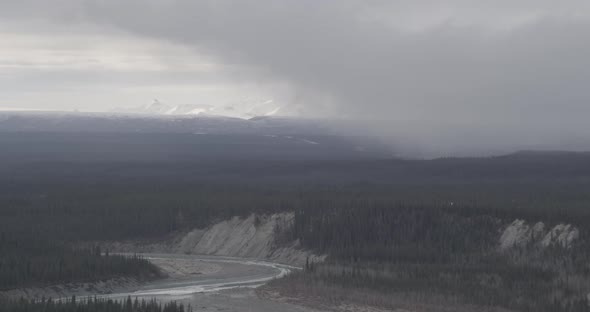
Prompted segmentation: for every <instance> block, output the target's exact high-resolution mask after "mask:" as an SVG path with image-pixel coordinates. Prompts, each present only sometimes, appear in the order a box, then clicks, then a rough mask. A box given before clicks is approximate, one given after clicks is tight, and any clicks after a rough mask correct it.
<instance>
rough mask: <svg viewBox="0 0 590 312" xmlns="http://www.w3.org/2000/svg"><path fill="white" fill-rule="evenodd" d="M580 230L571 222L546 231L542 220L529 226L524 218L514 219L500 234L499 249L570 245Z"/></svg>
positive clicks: (564, 246)
mask: <svg viewBox="0 0 590 312" xmlns="http://www.w3.org/2000/svg"><path fill="white" fill-rule="evenodd" d="M579 236H580V232H579V230H578V228H576V227H575V226H573V225H571V224H558V225H556V226H554V227H553V228H552V229H551V230H549V231H546V229H545V224H544V223H543V222H537V223H535V224H534V225H533V226H530V225H528V224H527V223H526V221H524V220H519V219H517V220H514V222H512V223H511V224H510V225H508V226H507V227H506V228H505V229H504V231H503V232H502V235H501V236H500V250H508V249H511V248H514V247H526V246H531V245H536V246H540V247H542V248H546V247H549V246H556V245H557V246H561V247H563V248H569V247H571V244H572V243H573V242H574V241H575V240H576V239H578V237H579Z"/></svg>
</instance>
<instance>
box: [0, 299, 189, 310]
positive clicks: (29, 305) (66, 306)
mask: <svg viewBox="0 0 590 312" xmlns="http://www.w3.org/2000/svg"><path fill="white" fill-rule="evenodd" d="M192 311H193V309H192V308H191V307H190V306H188V307H185V306H184V305H183V304H179V303H176V302H170V303H164V304H163V303H159V302H157V301H156V300H145V299H142V300H139V299H137V298H135V299H132V298H131V297H127V299H126V300H112V299H97V298H89V299H83V300H76V298H75V297H73V298H71V299H67V300H52V299H42V300H40V301H33V300H26V299H20V300H11V301H6V302H2V304H0V312H192Z"/></svg>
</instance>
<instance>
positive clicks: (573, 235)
mask: <svg viewBox="0 0 590 312" xmlns="http://www.w3.org/2000/svg"><path fill="white" fill-rule="evenodd" d="M579 236H580V231H579V230H578V229H577V228H576V227H574V226H572V225H571V224H558V225H556V226H555V227H554V228H552V229H551V231H549V233H547V234H546V235H545V237H544V238H543V240H542V241H541V245H543V247H549V246H552V245H559V246H561V247H564V248H569V247H570V246H571V245H572V242H573V241H574V240H576V239H578V237H579Z"/></svg>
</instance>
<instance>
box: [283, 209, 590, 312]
mask: <svg viewBox="0 0 590 312" xmlns="http://www.w3.org/2000/svg"><path fill="white" fill-rule="evenodd" d="M542 212H543V209H539V214H538V215H537V216H536V218H537V219H536V220H542V221H545V222H547V223H548V224H552V223H551V222H553V223H555V222H557V221H556V220H555V219H552V218H546V217H543V213H542ZM518 213H519V211H518V210H515V211H514V212H513V214H512V216H511V214H510V213H508V212H507V211H504V210H499V209H492V208H477V207H475V206H472V205H457V204H454V203H447V204H445V205H442V204H441V205H412V204H404V203H392V202H386V201H382V200H371V199H357V200H353V201H350V202H348V203H346V204H342V203H341V202H340V201H338V200H335V201H329V200H323V201H320V202H316V203H314V204H311V203H310V205H308V206H305V207H304V208H301V209H298V210H297V211H296V212H295V219H294V223H293V225H292V227H290V228H289V229H288V230H284V231H283V233H284V235H285V236H286V237H285V238H284V241H292V240H294V239H296V240H298V241H299V242H300V243H301V245H302V246H304V247H307V248H310V249H312V250H314V251H315V252H316V253H318V254H328V255H329V258H328V261H327V262H325V263H311V262H310V263H308V264H307V265H306V267H305V270H304V272H302V273H297V274H294V275H292V276H289V277H287V278H286V279H284V280H279V281H275V282H273V284H274V286H273V287H276V288H277V289H280V290H281V291H283V292H284V293H285V295H287V294H290V295H293V294H294V293H295V294H297V295H298V296H301V297H308V298H309V297H313V298H318V297H320V298H322V299H323V300H327V301H332V302H334V303H337V302H339V301H342V300H344V301H353V302H357V303H360V304H370V305H377V306H382V307H386V308H392V309H393V308H403V307H408V306H412V304H419V303H422V304H437V303H438V304H442V303H444V304H445V305H453V304H458V303H461V304H471V305H476V306H480V307H484V306H495V307H504V308H508V309H514V310H515V311H590V306H589V305H588V304H589V302H588V299H587V294H588V293H589V292H590V270H589V267H588V263H590V252H589V250H590V233H589V232H588V229H589V228H590V227H589V223H588V218H587V217H584V214H576V213H575V210H573V211H572V216H575V215H577V216H578V217H579V219H578V220H577V222H576V223H575V224H576V225H579V226H581V227H580V229H581V232H580V238H579V239H578V240H576V241H574V243H573V244H571V245H567V246H562V245H559V244H556V245H552V246H548V247H542V246H539V245H535V244H533V243H530V244H527V245H524V246H522V247H517V248H515V249H510V250H499V248H498V247H499V236H500V235H499V231H500V230H501V229H502V228H503V227H504V225H505V224H506V222H507V221H508V220H510V219H512V218H514V217H515V216H517V215H518ZM548 215H551V214H548ZM404 304H405V305H404Z"/></svg>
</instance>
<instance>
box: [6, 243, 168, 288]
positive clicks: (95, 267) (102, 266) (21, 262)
mask: <svg viewBox="0 0 590 312" xmlns="http://www.w3.org/2000/svg"><path fill="white" fill-rule="evenodd" d="M159 274H160V273H159V271H158V269H157V268H156V267H155V266H153V265H152V264H151V263H150V262H149V261H147V260H146V259H143V258H141V257H138V256H122V255H110V254H108V251H107V252H106V253H104V252H103V251H102V250H101V249H100V248H99V247H95V248H79V249H76V248H73V247H71V246H69V245H67V244H63V243H57V242H55V241H50V240H45V239H40V238H37V239H33V238H27V239H23V238H15V237H14V236H10V235H9V234H6V233H1V232H0V290H6V289H12V288H18V287H31V286H45V285H53V284H59V283H70V282H92V281H96V280H104V279H108V278H115V277H121V276H130V277H137V278H145V279H147V278H153V277H156V276H158V275H159Z"/></svg>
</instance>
